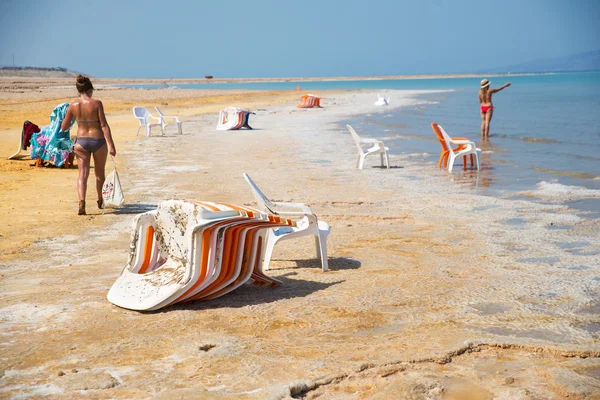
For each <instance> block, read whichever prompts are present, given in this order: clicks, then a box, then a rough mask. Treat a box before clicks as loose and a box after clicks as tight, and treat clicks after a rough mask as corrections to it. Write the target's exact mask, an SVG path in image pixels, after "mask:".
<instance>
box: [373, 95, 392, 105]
mask: <svg viewBox="0 0 600 400" xmlns="http://www.w3.org/2000/svg"><path fill="white" fill-rule="evenodd" d="M389 104H390V97H382V96H380V95H379V93H377V101H376V102H375V105H376V106H387V105H389Z"/></svg>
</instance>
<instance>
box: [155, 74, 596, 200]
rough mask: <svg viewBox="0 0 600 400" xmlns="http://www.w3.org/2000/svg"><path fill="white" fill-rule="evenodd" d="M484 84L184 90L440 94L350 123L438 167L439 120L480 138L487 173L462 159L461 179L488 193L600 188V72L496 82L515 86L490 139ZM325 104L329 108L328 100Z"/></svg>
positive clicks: (503, 99)
mask: <svg viewBox="0 0 600 400" xmlns="http://www.w3.org/2000/svg"><path fill="white" fill-rule="evenodd" d="M480 80H481V78H431V79H397V80H385V79H384V80H354V81H353V80H343V81H339V80H338V81H336V80H331V81H314V82H306V81H303V82H297V81H289V82H256V83H242V82H236V83H207V84H189V85H185V84H184V85H180V88H181V89H186V88H190V89H256V90H293V89H294V88H296V87H297V86H298V85H300V86H301V87H302V89H303V90H304V91H315V92H318V91H319V90H357V89H368V90H374V91H380V93H381V94H382V95H385V91H386V90H403V89H404V90H437V91H439V92H436V93H429V94H423V95H419V96H418V97H417V99H418V100H420V104H418V105H415V106H409V107H400V108H393V107H390V108H387V109H386V107H385V106H384V107H381V109H378V111H379V112H374V113H371V114H368V115H359V116H356V117H354V118H353V119H352V120H349V121H343V123H346V122H349V123H350V124H351V125H353V126H355V128H357V130H358V131H359V132H361V133H363V134H364V135H365V136H374V137H380V138H384V139H386V145H387V146H388V147H390V149H391V153H393V154H394V153H395V154H417V155H422V157H423V158H424V159H425V160H426V161H431V162H434V163H435V164H437V161H438V158H439V154H440V144H439V142H438V140H437V138H436V136H435V134H434V132H433V130H432V129H431V122H437V123H439V124H440V125H441V126H442V127H444V129H445V130H446V132H448V134H450V136H453V137H463V138H468V139H470V140H472V141H474V142H475V143H476V145H477V147H479V148H480V149H481V150H482V153H481V159H480V162H481V171H480V172H479V173H475V174H474V173H473V171H471V170H468V171H463V169H462V165H460V164H462V161H460V160H459V161H457V164H458V165H456V166H455V169H454V172H453V177H454V178H457V177H458V178H460V177H464V178H465V180H463V181H466V182H474V183H475V185H474V187H475V190H476V191H478V192H479V193H481V194H491V195H498V194H504V195H507V194H510V193H516V192H519V191H527V190H535V189H536V185H538V184H539V183H541V182H550V183H555V184H559V185H565V186H580V187H584V188H587V189H595V190H600V71H591V72H576V73H573V72H565V73H551V74H537V75H534V74H532V75H515V76H503V77H490V80H491V81H492V85H491V87H492V88H494V87H499V86H501V85H503V84H504V83H505V82H507V81H510V82H511V83H512V86H510V87H509V88H506V89H504V90H502V91H501V92H498V93H496V94H494V95H493V103H494V108H495V109H494V114H493V119H492V123H491V129H490V137H489V140H485V141H484V140H482V138H481V134H480V127H481V117H480V111H479V102H478V99H477V93H478V89H479V82H480ZM145 87H150V86H148V85H146V86H145ZM157 87H158V86H157ZM376 100H377V99H376V98H374V99H373V102H375V101H376ZM393 102H394V98H393V97H392V99H391V104H393ZM323 106H324V107H327V102H326V101H324V102H323ZM459 180H460V179H457V181H459ZM584 203H585V204H583V205H582V207H584V208H587V209H588V210H596V211H598V210H600V198H598V197H596V198H592V199H589V200H586V201H584ZM591 203H593V204H591Z"/></svg>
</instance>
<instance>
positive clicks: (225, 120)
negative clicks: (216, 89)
mask: <svg viewBox="0 0 600 400" xmlns="http://www.w3.org/2000/svg"><path fill="white" fill-rule="evenodd" d="M250 114H254V113H253V112H252V111H248V110H244V109H241V108H237V107H227V108H225V109H223V110H221V112H220V113H219V123H218V124H217V130H219V131H231V130H237V129H241V128H247V129H252V127H250V125H249V124H248V120H249V119H250Z"/></svg>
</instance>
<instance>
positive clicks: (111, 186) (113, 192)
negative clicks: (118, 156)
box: [102, 156, 125, 208]
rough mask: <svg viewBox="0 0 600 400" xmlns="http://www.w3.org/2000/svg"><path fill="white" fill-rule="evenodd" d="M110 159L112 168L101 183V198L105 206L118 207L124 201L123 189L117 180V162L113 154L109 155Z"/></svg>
mask: <svg viewBox="0 0 600 400" xmlns="http://www.w3.org/2000/svg"><path fill="white" fill-rule="evenodd" d="M111 159H112V162H113V166H114V169H113V170H112V172H111V173H110V174H108V176H107V177H106V179H105V180H104V185H102V199H103V200H104V207H106V208H116V207H119V206H120V205H121V204H123V202H124V201H125V196H123V190H122V189H121V181H119V174H117V163H116V162H115V158H114V157H113V156H111Z"/></svg>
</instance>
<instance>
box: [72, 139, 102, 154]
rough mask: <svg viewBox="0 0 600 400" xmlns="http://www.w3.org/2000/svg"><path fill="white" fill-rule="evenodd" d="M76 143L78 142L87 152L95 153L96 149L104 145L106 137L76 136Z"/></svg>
mask: <svg viewBox="0 0 600 400" xmlns="http://www.w3.org/2000/svg"><path fill="white" fill-rule="evenodd" d="M76 143H78V144H79V145H80V146H81V147H82V148H83V149H84V150H85V151H87V152H89V153H95V152H97V151H98V150H100V149H101V148H102V147H103V146H106V139H104V138H91V137H78V138H77V142H76Z"/></svg>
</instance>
